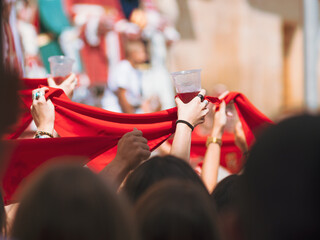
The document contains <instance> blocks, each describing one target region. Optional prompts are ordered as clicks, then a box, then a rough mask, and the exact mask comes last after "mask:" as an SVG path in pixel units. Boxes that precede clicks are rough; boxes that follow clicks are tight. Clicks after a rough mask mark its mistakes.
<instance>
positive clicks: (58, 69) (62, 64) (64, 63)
mask: <svg viewBox="0 0 320 240" xmlns="http://www.w3.org/2000/svg"><path fill="white" fill-rule="evenodd" d="M48 61H49V63H50V72H51V75H52V77H53V79H54V80H55V82H56V84H60V83H61V82H63V81H64V80H65V78H66V77H67V76H69V75H70V74H71V72H72V66H73V63H74V62H75V61H74V59H72V58H69V57H66V56H62V55H61V56H51V57H49V58H48Z"/></svg>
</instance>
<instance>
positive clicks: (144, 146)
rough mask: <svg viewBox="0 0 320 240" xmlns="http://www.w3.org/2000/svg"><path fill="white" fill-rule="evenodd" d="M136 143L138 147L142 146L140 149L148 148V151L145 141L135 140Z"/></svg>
mask: <svg viewBox="0 0 320 240" xmlns="http://www.w3.org/2000/svg"><path fill="white" fill-rule="evenodd" d="M136 144H137V147H140V148H142V149H144V150H148V151H149V150H150V147H149V145H148V144H146V143H142V142H136Z"/></svg>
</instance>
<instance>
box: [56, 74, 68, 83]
mask: <svg viewBox="0 0 320 240" xmlns="http://www.w3.org/2000/svg"><path fill="white" fill-rule="evenodd" d="M69 76H70V74H69V75H67V76H64V77H62V76H57V77H53V80H54V81H55V82H56V84H57V85H60V84H61V83H62V82H63V81H64V80H66V79H67V78H68V77H69Z"/></svg>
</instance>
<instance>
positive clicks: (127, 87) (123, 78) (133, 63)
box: [102, 40, 147, 113]
mask: <svg viewBox="0 0 320 240" xmlns="http://www.w3.org/2000/svg"><path fill="white" fill-rule="evenodd" d="M125 56H126V58H125V60H122V61H121V62H120V63H118V64H117V66H116V67H115V68H114V69H113V70H112V72H111V74H110V76H109V80H108V86H107V90H106V91H105V93H104V98H103V99H102V104H103V105H102V107H103V108H104V109H107V110H109V111H113V112H123V113H136V112H142V109H141V106H142V103H143V92H142V72H141V71H140V70H139V69H138V67H139V64H142V63H145V62H146V60H147V53H146V49H145V46H144V44H143V42H142V41H138V40H136V41H127V43H126V46H125Z"/></svg>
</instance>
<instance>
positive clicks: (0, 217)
mask: <svg viewBox="0 0 320 240" xmlns="http://www.w3.org/2000/svg"><path fill="white" fill-rule="evenodd" d="M6 235H7V215H6V211H5V208H4V202H3V198H2V192H1V191H0V237H1V236H2V237H3V236H6Z"/></svg>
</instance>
